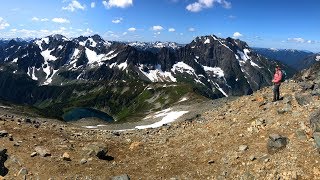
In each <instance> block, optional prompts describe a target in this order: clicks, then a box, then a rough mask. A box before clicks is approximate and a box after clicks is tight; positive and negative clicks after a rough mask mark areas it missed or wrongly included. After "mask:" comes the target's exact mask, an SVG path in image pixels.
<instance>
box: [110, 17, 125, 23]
mask: <svg viewBox="0 0 320 180" xmlns="http://www.w3.org/2000/svg"><path fill="white" fill-rule="evenodd" d="M122 20H123V18H116V19H114V20H112V23H114V24H119V23H121V22H122Z"/></svg>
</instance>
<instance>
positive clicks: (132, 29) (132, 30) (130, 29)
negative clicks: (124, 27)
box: [128, 27, 137, 32]
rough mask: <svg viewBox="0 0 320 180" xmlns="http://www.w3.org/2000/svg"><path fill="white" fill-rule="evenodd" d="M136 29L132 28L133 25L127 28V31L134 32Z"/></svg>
mask: <svg viewBox="0 0 320 180" xmlns="http://www.w3.org/2000/svg"><path fill="white" fill-rule="evenodd" d="M136 30H137V29H136V28H134V27H132V28H129V29H128V31H130V32H135V31H136Z"/></svg>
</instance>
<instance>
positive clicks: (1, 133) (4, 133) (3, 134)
mask: <svg viewBox="0 0 320 180" xmlns="http://www.w3.org/2000/svg"><path fill="white" fill-rule="evenodd" d="M6 136H8V132H7V131H6V130H2V131H0V138H1V137H6Z"/></svg>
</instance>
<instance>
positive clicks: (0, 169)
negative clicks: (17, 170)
mask: <svg viewBox="0 0 320 180" xmlns="http://www.w3.org/2000/svg"><path fill="white" fill-rule="evenodd" d="M6 152H7V150H6V149H3V150H1V151H0V176H5V175H7V174H8V172H9V170H8V168H6V167H5V166H4V162H6V161H7V159H8V155H7V154H6Z"/></svg>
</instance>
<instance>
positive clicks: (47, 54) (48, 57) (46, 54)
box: [41, 49, 57, 61]
mask: <svg viewBox="0 0 320 180" xmlns="http://www.w3.org/2000/svg"><path fill="white" fill-rule="evenodd" d="M52 51H53V50H49V49H47V50H45V51H42V52H41V55H42V56H43V58H44V60H45V61H55V60H57V57H55V56H52V55H51V52H52Z"/></svg>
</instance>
